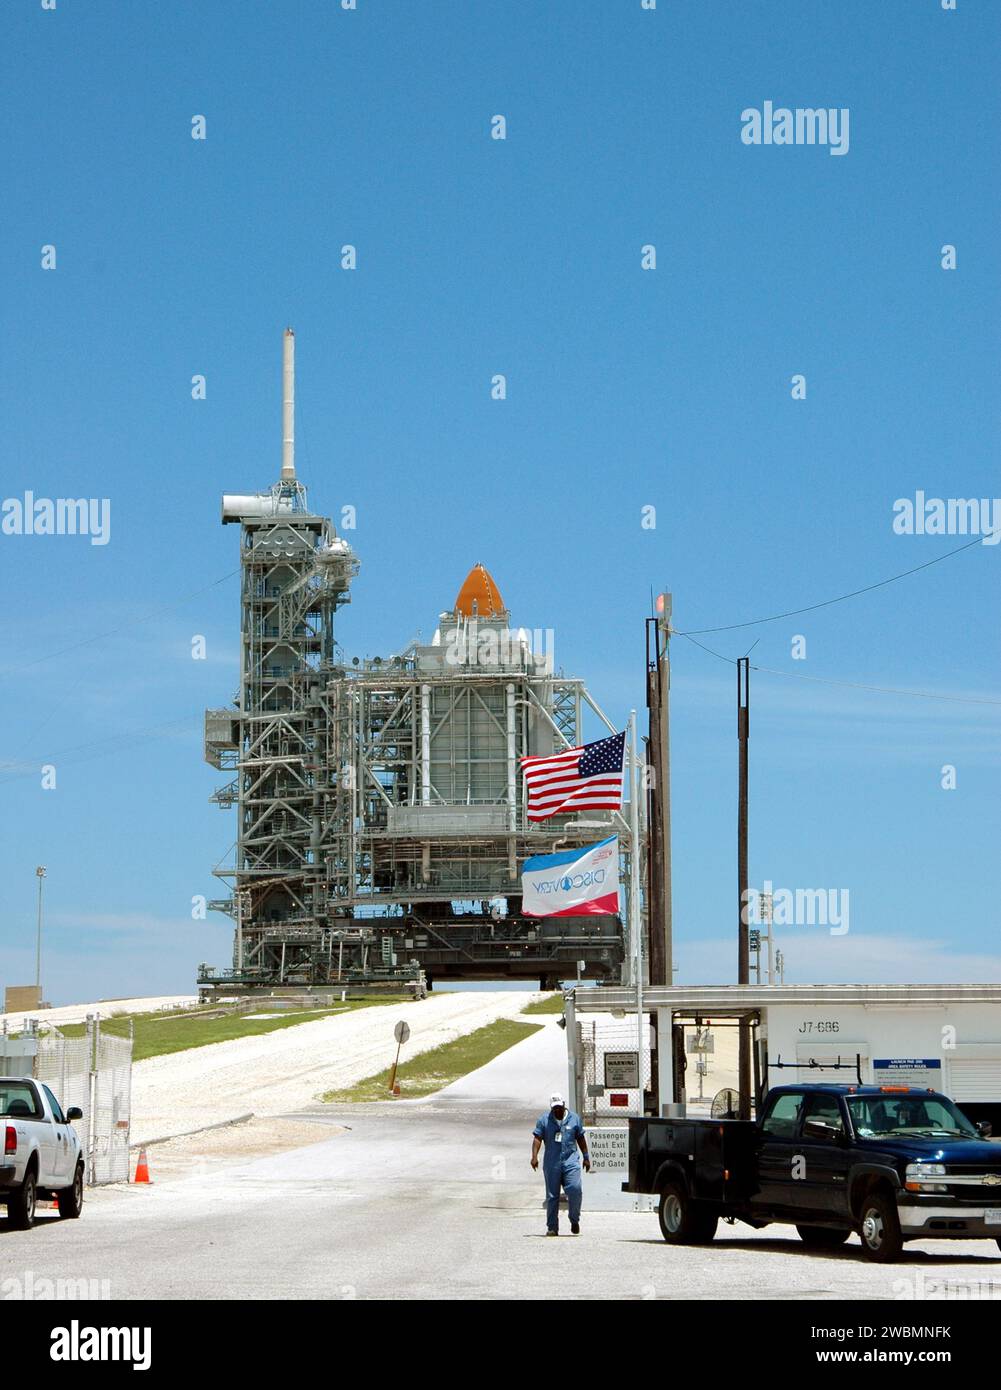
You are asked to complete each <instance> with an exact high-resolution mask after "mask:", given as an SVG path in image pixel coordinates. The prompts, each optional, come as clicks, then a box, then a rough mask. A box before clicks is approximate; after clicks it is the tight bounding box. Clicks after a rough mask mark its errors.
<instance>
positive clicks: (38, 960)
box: [35, 864, 45, 1004]
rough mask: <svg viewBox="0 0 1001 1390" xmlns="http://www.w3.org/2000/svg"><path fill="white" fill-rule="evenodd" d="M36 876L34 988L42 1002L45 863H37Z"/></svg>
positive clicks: (39, 1000)
mask: <svg viewBox="0 0 1001 1390" xmlns="http://www.w3.org/2000/svg"><path fill="white" fill-rule="evenodd" d="M35 873H36V875H37V877H38V935H37V938H36V940H35V988H36V989H37V990H38V1002H39V1004H41V1002H42V879H43V878H44V877H45V865H44V864H39V866H38V868H37V869H36V870H35Z"/></svg>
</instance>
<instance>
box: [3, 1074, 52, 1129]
mask: <svg viewBox="0 0 1001 1390" xmlns="http://www.w3.org/2000/svg"><path fill="white" fill-rule="evenodd" d="M41 1113H42V1111H41V1107H40V1106H39V1104H38V1097H37V1096H36V1095H35V1090H34V1087H33V1086H29V1085H28V1084H27V1083H26V1082H24V1081H0V1115H6V1116H8V1117H9V1118H11V1119H15V1118H18V1117H20V1118H21V1119H24V1120H30V1119H37V1118H38V1117H39V1116H40V1115H41Z"/></svg>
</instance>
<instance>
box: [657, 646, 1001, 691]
mask: <svg viewBox="0 0 1001 1390" xmlns="http://www.w3.org/2000/svg"><path fill="white" fill-rule="evenodd" d="M671 635H672V636H673V637H685V638H687V639H688V641H689V642H691V643H692V645H693V646H695V647H699V648H701V650H702V651H704V652H706V653H708V655H709V656H714V657H716V659H717V661H725V662H726V663H727V665H729V666H736V664H737V661H736V658H735V657H732V656H724V655H723V653H722V652H714V651H713V649H712V647H707V646H706V645H705V643H704V642H696V640H695V638H694V637H692V635H691V634H690V633H688V632H675V631H672V634H671ZM751 670H752V671H760V672H761V673H762V675H766V676H786V677H788V678H789V679H790V680H799V681H813V682H814V684H816V685H838V686H843V687H845V688H847V689H849V690H868V691H871V692H873V693H875V694H879V695H913V696H914V697H915V698H917V699H921V700H948V701H949V702H950V703H951V704H957V705H995V706H997V707H999V708H1001V700H988V699H985V698H984V697H982V696H974V695H943V694H940V693H939V692H938V691H935V690H906V689H903V688H901V687H899V686H892V685H864V684H863V683H862V682H861V681H839V680H834V679H833V678H831V677H828V676H808V675H806V674H805V673H804V672H802V671H779V670H776V669H775V667H774V666H753V665H752V667H751Z"/></svg>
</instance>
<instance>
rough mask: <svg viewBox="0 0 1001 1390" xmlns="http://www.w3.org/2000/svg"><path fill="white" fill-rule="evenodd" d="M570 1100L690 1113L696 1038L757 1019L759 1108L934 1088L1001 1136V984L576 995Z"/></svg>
mask: <svg viewBox="0 0 1001 1390" xmlns="http://www.w3.org/2000/svg"><path fill="white" fill-rule="evenodd" d="M566 1015H567V1018H566V1021H567V1052H568V1065H569V1087H570V1094H571V1095H572V1096H574V1097H575V1099H576V1109H577V1110H578V1111H579V1113H581V1114H582V1115H583V1114H586V1113H588V1112H590V1114H591V1116H592V1117H593V1119H594V1122H596V1123H598V1124H601V1123H602V1122H605V1123H614V1122H615V1120H616V1119H621V1120H624V1119H625V1118H626V1117H627V1116H628V1115H630V1114H632V1115H639V1114H649V1115H667V1114H679V1113H684V1112H683V1111H680V1110H679V1109H677V1108H675V1107H680V1106H687V1105H688V1104H689V1102H690V1100H691V1097H692V1087H691V1085H690V1083H689V1080H688V1074H687V1066H686V1063H687V1061H688V1056H689V1054H686V1050H685V1038H686V1031H687V1032H689V1033H690V1032H691V1030H700V1029H706V1028H707V1026H708V1027H711V1028H713V1029H718V1028H726V1027H730V1028H733V1029H734V1030H735V1031H736V1028H737V1027H738V1025H739V1023H740V1021H741V1020H742V1019H743V1020H746V1021H747V1022H748V1023H749V1025H750V1029H751V1038H752V1078H753V1092H754V1094H753V1097H752V1104H753V1105H756V1104H757V1102H758V1101H759V1100H760V1099H761V1097H762V1096H763V1095H764V1093H765V1092H766V1091H767V1090H768V1089H769V1087H771V1086H777V1085H783V1084H789V1083H792V1082H796V1081H807V1080H810V1081H833V1082H845V1083H846V1084H852V1083H853V1082H856V1081H858V1080H861V1081H862V1082H863V1083H866V1084H870V1085H872V1084H875V1085H911V1086H927V1087H930V1088H932V1089H934V1090H937V1091H942V1092H944V1093H945V1094H946V1095H948V1096H951V1097H952V1099H953V1100H955V1101H956V1103H957V1104H958V1105H959V1106H960V1107H961V1109H962V1110H963V1111H964V1113H965V1114H966V1115H967V1116H968V1117H969V1118H970V1119H971V1120H989V1121H990V1123H991V1124H992V1126H993V1128H994V1133H995V1135H997V1136H1001V984H957V985H670V986H668V985H661V986H647V987H646V988H645V989H644V990H643V991H642V993H641V995H640V997H639V998H638V992H637V990H636V989H635V988H633V987H629V988H619V987H613V988H606V987H601V986H597V987H589V988H577V989H575V990H573V991H571V992H569V993H568V995H567V1001H566Z"/></svg>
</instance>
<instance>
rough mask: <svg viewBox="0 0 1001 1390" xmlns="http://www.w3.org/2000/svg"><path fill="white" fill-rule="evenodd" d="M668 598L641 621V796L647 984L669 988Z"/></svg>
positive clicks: (659, 600) (671, 978)
mask: <svg viewBox="0 0 1001 1390" xmlns="http://www.w3.org/2000/svg"><path fill="white" fill-rule="evenodd" d="M670 632H671V595H670V594H668V593H662V594H659V595H658V597H657V616H656V617H655V618H647V620H646V662H647V677H646V706H647V712H648V719H649V725H648V737H647V752H648V756H649V759H650V771H651V774H652V776H651V779H650V780H651V786H650V788H649V791H648V797H647V812H648V817H647V830H648V835H649V843H648V847H647V869H648V873H647V893H648V895H649V903H648V906H649V914H648V921H649V933H650V983H651V984H652V985H673V984H674V969H673V949H672V941H671V936H672V912H671V735H670V699H671V660H670V648H669V642H670Z"/></svg>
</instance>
